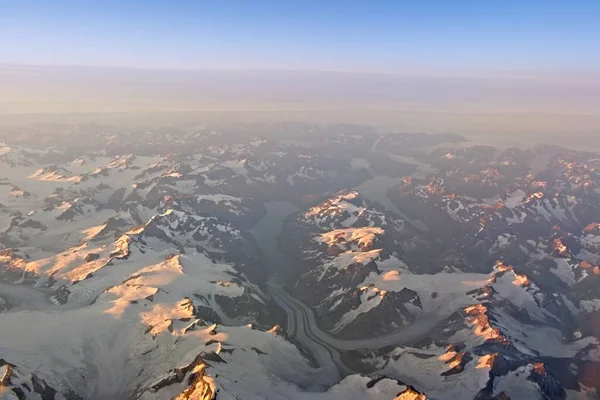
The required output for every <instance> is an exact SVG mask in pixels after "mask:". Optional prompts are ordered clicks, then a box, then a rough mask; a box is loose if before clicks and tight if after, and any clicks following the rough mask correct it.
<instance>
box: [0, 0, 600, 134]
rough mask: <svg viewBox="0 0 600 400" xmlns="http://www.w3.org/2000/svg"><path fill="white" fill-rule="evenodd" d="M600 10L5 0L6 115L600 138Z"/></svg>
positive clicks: (0, 69)
mask: <svg viewBox="0 0 600 400" xmlns="http://www.w3.org/2000/svg"><path fill="white" fill-rule="evenodd" d="M599 12H600V6H599V5H598V4H597V3H596V2H592V1H583V2H578V6H577V7H574V6H569V5H568V4H562V3H560V2H554V3H551V4H537V3H528V4H523V3H522V2H513V1H509V2H503V3H502V4H493V3H485V4H484V3H481V2H476V1H458V2H452V4H449V3H446V2H434V4H430V5H425V4H400V3H396V2H388V1H384V2H379V3H378V4H377V5H376V6H373V5H372V4H369V3H366V2H360V1H350V2H341V1H332V2H327V4H321V3H314V2H295V1H292V2H285V3H279V2H273V1H265V2H259V3H256V4H254V3H253V4H248V3H246V2H241V1H231V2H225V3H223V4H211V5H208V4H203V3H199V2H189V1H176V2H170V3H168V4H166V3H163V2H155V1H148V2H140V1H127V2H117V1H112V0H111V1H107V2H102V3H101V4H95V3H93V4H86V6H85V7H82V6H81V4H80V3H78V2H74V1H64V2H59V3H52V4H51V3H45V2H36V1H33V2H15V1H3V2H2V1H0V35H2V37H3V38H5V39H6V40H4V42H5V45H4V46H3V51H2V54H0V86H1V87H2V89H3V90H2V93H0V121H2V122H3V123H10V124H14V123H17V122H19V121H23V120H26V119H27V118H29V117H27V115H34V114H35V115H36V119H39V120H53V121H54V120H62V119H65V118H67V116H68V117H69V118H70V119H73V120H77V121H84V122H102V121H101V120H102V119H103V118H104V117H105V116H106V115H107V114H115V113H116V114H119V115H123V114H127V118H128V120H129V121H130V122H132V121H135V119H136V118H139V119H140V122H144V121H147V120H148V118H147V115H148V114H149V115H150V116H151V117H153V118H154V117H156V116H157V115H161V116H165V115H169V117H168V118H167V119H169V118H171V119H173V118H177V116H176V115H177V114H181V113H189V114H197V115H198V116H200V115H202V116H203V118H205V119H207V120H215V119H217V120H219V119H232V120H234V121H248V122H270V121H273V122H278V121H301V122H309V123H323V124H325V123H356V124H369V125H374V126H376V127H379V128H381V129H394V130H401V131H423V132H432V133H435V132H449V131H453V132H459V133H465V134H471V135H483V136H486V135H488V136H489V135H507V136H510V137H513V138H519V137H522V138H523V139H527V140H533V139H536V140H537V139H538V138H542V139H543V138H544V137H560V136H561V135H569V138H570V139H573V140H575V141H579V142H581V143H584V142H585V141H586V140H587V141H590V142H598V141H599V139H596V136H597V132H598V130H600V73H599V72H598V71H599V70H600V57H599V56H598V52H596V51H594V49H596V48H598V45H599V44H600V29H599V28H598V27H597V24H596V18H594V16H595V15H599ZM86 115H89V118H86V117H85V116H86ZM113 117H114V115H113ZM156 118H158V117H156ZM161 118H162V117H161ZM30 119H31V118H30ZM121 119H123V118H121ZM150 119H152V118H150ZM19 123H20V122H19ZM592 144H595V145H598V146H600V143H592Z"/></svg>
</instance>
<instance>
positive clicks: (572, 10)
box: [0, 0, 600, 71]
mask: <svg viewBox="0 0 600 400" xmlns="http://www.w3.org/2000/svg"><path fill="white" fill-rule="evenodd" d="M598 21H600V1H598V0H596V1H584V0H582V1H554V0H546V1H537V0H535V1H534V0H530V1H524V0H523V1H512V0H506V1H491V0H490V1H487V0H479V1H460V0H444V1H416V0H415V1H402V0H395V1H386V0H379V1H376V0H371V1H354V0H345V1H337V0H329V1H327V0H323V1H310V0H304V1H298V0H282V1H262V0H255V1H252V0H246V1H228V0H223V1H204V0H195V1H178V0H171V1H168V0H163V1H153V0H129V1H127V0H121V1H114V0H106V1H82V0H79V1H71V0H62V1H48V0H44V1H37V0H27V1H22V0H20V1H16V0H11V1H8V0H0V46H1V51H0V63H4V64H38V65H85V66H126V67H141V68H166V69H172V68H173V69H179V68H181V69H219V68H227V69H231V68H234V69H238V68H241V69H248V68H249V69H263V68H265V69H304V70H337V71H419V70H435V71H447V70H452V71H456V70H468V71H477V70H493V71H496V70H534V71H555V70H571V71H572V70H587V71H594V70H596V69H598V68H599V67H600V51H599V49H600V23H598Z"/></svg>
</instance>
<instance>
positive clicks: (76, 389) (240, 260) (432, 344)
mask: <svg viewBox="0 0 600 400" xmlns="http://www.w3.org/2000/svg"><path fill="white" fill-rule="evenodd" d="M78 129H79V128H78ZM311 129H314V128H311ZM340 129H341V128H340ZM76 132H77V129H75V128H74V129H73V131H69V132H67V133H65V135H64V136H61V137H60V138H56V139H55V141H54V142H53V144H52V146H45V147H44V146H43V145H42V144H39V145H37V143H36V142H37V139H35V136H34V139H28V136H27V135H26V134H24V135H22V136H19V137H15V138H14V140H12V141H11V140H8V143H4V144H2V145H0V172H1V174H0V398H1V399H11V400H12V399H40V398H41V399H121V398H139V399H169V398H178V399H215V398H216V399H324V400H325V399H341V398H349V399H350V398H351V399H355V398H365V399H374V400H375V399H414V400H418V399H425V398H431V399H446V398H456V399H487V398H495V399H508V398H510V399H566V398H593V396H595V395H597V388H598V386H600V385H599V384H598V382H599V380H598V379H597V378H596V377H597V376H599V374H598V371H600V348H599V342H598V331H597V329H596V328H597V326H598V324H597V323H596V321H597V318H598V317H597V316H598V312H599V311H600V290H599V289H598V288H600V239H599V238H600V229H599V225H598V224H599V223H600V213H599V212H600V189H598V188H599V184H600V175H599V171H600V164H599V163H600V158H598V156H597V155H594V154H590V153H581V152H571V151H567V150H564V149H560V148H547V147H539V148H535V149H530V150H519V149H508V150H505V151H502V152H499V151H497V149H492V148H488V147H485V146H473V147H461V148H459V149H453V148H446V147H439V146H437V145H438V144H439V143H441V142H454V141H457V140H460V137H457V136H455V135H432V136H427V135H412V134H406V135H402V134H390V135H383V136H382V135H373V134H360V133H356V132H353V133H352V134H345V133H340V131H339V129H338V130H335V133H334V134H332V135H330V136H326V137H324V138H321V139H319V141H318V146H312V147H311V146H310V145H306V146H297V145H294V144H291V143H278V142H276V141H274V140H271V139H265V138H256V137H252V138H245V137H243V135H238V134H236V135H231V136H228V135H226V134H221V133H219V132H218V131H215V130H213V129H190V130H189V131H186V132H180V133H170V132H165V131H157V132H153V131H148V132H143V133H141V132H136V133H134V132H129V131H126V132H117V133H114V132H110V130H109V131H102V130H99V131H94V132H95V133H90V134H89V135H87V136H86V140H85V141H82V140H81V139H80V138H79V139H78V136H76ZM79 134H81V133H79ZM140 138H143V140H141V139H140ZM429 146H431V148H430V147H429ZM42 147H44V148H42ZM393 152H395V153H397V154H393ZM377 155H379V158H380V159H377ZM384 156H385V157H384ZM386 157H387V158H386ZM410 159H412V160H417V161H418V168H419V170H420V172H421V173H420V174H418V175H417V176H412V177H408V176H406V177H405V176H403V175H402V174H403V173H404V171H414V170H415V168H413V167H409V166H407V165H406V162H405V161H406V160H410ZM398 160H401V161H398ZM532 160H533V161H532ZM535 160H538V161H539V160H543V161H544V162H543V163H542V162H537V161H535ZM534 161H535V162H534ZM538 164H539V165H538ZM365 182H367V183H365ZM368 182H371V183H368ZM373 182H375V183H377V185H375V183H373ZM363 184H364V185H363ZM388 184H389V187H385V188H384V187H383V186H385V185H388ZM382 185H383V186H382ZM351 188H354V189H351ZM361 188H364V189H365V192H366V193H361ZM388 189H389V190H388ZM274 205H275V206H277V207H275V208H278V207H279V208H280V209H281V210H279V211H277V210H275V211H273V210H272V209H271V208H273V206H274ZM280 206H281V207H280ZM400 210H402V211H400ZM273 212H274V213H275V214H277V215H275V216H273V215H272V214H273ZM279 214H281V215H279ZM403 216H404V217H403ZM269 218H272V219H274V220H273V221H271V222H269ZM417 220H418V221H420V223H422V224H423V226H417V223H416V222H415V221H417Z"/></svg>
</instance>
